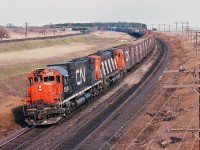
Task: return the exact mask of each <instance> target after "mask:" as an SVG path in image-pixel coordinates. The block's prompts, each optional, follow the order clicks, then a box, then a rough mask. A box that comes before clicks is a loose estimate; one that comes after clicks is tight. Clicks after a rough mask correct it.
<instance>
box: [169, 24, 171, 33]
mask: <svg viewBox="0 0 200 150" xmlns="http://www.w3.org/2000/svg"><path fill="white" fill-rule="evenodd" d="M170 28H171V26H170V24H169V34H170Z"/></svg>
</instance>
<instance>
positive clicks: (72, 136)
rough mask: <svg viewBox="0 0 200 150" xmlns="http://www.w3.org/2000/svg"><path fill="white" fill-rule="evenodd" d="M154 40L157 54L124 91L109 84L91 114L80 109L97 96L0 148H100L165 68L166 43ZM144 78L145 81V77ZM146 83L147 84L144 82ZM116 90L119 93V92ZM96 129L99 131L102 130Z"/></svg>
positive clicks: (141, 101) (142, 100) (142, 101)
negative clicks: (109, 87)
mask: <svg viewBox="0 0 200 150" xmlns="http://www.w3.org/2000/svg"><path fill="white" fill-rule="evenodd" d="M157 41H158V43H159V44H158V45H159V49H160V51H159V55H158V57H157V58H155V57H152V59H156V60H155V63H154V64H153V65H152V67H151V68H150V69H149V71H148V72H147V73H146V75H145V76H144V77H143V79H142V80H141V81H140V83H138V84H136V85H133V86H131V87H130V88H129V89H127V90H126V91H125V90H124V89H125V88H126V86H124V87H123V88H119V89H118V90H117V91H116V90H113V91H112V88H111V89H110V90H109V91H108V92H111V95H110V96H109V98H108V99H107V100H106V101H105V102H104V103H101V104H100V105H99V106H98V107H97V106H96V107H97V108H95V109H94V108H93V109H94V110H92V114H91V113H90V111H91V110H89V111H88V112H87V113H86V114H84V113H82V112H83V111H84V109H87V108H90V106H89V105H91V103H95V101H96V100H95V101H92V102H91V103H90V104H87V105H86V106H83V107H81V108H80V109H79V110H77V111H76V112H75V113H73V114H71V115H69V116H68V117H66V118H65V119H64V120H63V121H62V122H61V123H59V124H57V125H54V126H51V127H50V128H48V127H47V128H46V129H44V130H41V129H40V128H35V130H37V131H38V132H37V131H34V132H35V133H36V134H35V135H33V136H31V138H33V139H30V135H31V134H30V133H28V132H26V134H22V135H21V136H25V137H26V138H21V136H19V137H18V138H17V139H14V140H16V142H13V140H12V141H11V143H14V144H10V143H7V144H6V145H4V147H0V148H2V149H15V148H16V149H36V148H39V149H42V147H44V148H48V149H72V148H77V149H79V148H83V149H85V148H88V149H94V148H95V149H97V148H101V146H102V145H103V144H104V143H105V141H106V140H107V139H109V138H110V137H111V136H112V135H113V134H115V132H116V131H117V130H118V129H119V128H120V127H121V126H122V125H123V124H125V123H126V121H127V120H128V119H129V118H130V117H132V116H133V115H134V114H137V112H138V111H139V110H140V108H142V106H143V105H145V103H146V101H147V98H146V94H147V93H148V92H149V91H150V90H152V89H153V88H154V86H155V84H156V82H157V79H158V78H159V76H160V75H161V73H162V71H163V70H164V68H165V66H166V62H167V60H168V59H169V54H168V55H167V47H166V45H165V44H164V43H163V42H162V41H160V40H158V39H157ZM161 60H164V61H161ZM158 62H160V63H158ZM158 68H159V69H158ZM155 69H158V70H155ZM128 76H130V75H128ZM149 76H150V77H149ZM148 77H149V78H148ZM147 78H148V81H147V80H146V79H147ZM150 79H151V80H150ZM147 84H148V86H146V85H147ZM118 85H119V83H117V84H116V85H114V87H117V86H118ZM118 93H121V94H120V95H119V94H118ZM144 93H145V94H144ZM139 96H142V97H139ZM138 97H139V98H138ZM105 99H106V98H105ZM105 106H107V107H105ZM124 108H126V109H124ZM81 113H82V114H81ZM99 132H101V134H100V133H99ZM98 135H99V136H98ZM94 138H95V141H94ZM20 139H21V141H20ZM17 143H18V144H17ZM79 143H80V144H79Z"/></svg>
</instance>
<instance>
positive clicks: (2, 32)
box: [0, 27, 10, 39]
mask: <svg viewBox="0 0 200 150" xmlns="http://www.w3.org/2000/svg"><path fill="white" fill-rule="evenodd" d="M3 38H7V39H8V38H10V34H9V33H8V31H7V30H5V29H4V28H2V27H1V28H0V39H3Z"/></svg>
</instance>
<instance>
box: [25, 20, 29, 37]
mask: <svg viewBox="0 0 200 150" xmlns="http://www.w3.org/2000/svg"><path fill="white" fill-rule="evenodd" d="M27 35H28V23H27V21H26V22H25V38H27Z"/></svg>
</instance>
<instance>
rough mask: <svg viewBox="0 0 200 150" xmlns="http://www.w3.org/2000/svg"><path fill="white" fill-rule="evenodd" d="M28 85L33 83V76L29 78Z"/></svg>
mask: <svg viewBox="0 0 200 150" xmlns="http://www.w3.org/2000/svg"><path fill="white" fill-rule="evenodd" d="M28 85H29V86H32V85H33V78H32V77H30V78H28Z"/></svg>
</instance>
